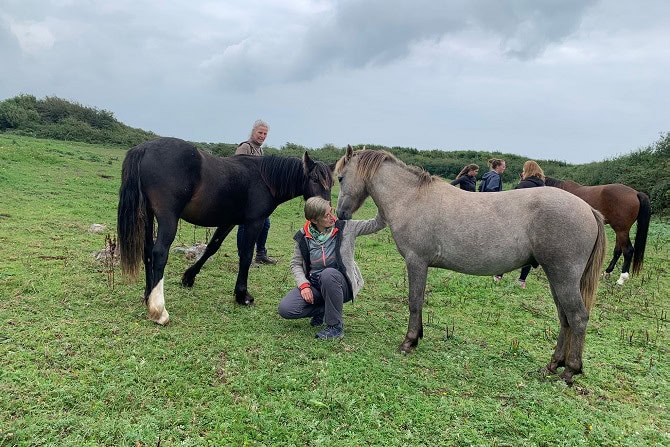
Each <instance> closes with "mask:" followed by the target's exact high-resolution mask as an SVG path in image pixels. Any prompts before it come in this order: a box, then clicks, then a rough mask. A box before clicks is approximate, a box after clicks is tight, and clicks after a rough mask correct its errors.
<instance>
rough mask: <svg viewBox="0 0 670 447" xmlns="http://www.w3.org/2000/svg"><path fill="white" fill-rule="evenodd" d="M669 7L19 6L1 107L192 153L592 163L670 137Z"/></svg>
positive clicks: (1, 52) (3, 31) (0, 74)
mask: <svg viewBox="0 0 670 447" xmlns="http://www.w3.org/2000/svg"><path fill="white" fill-rule="evenodd" d="M669 18H670V2H668V1H667V0H640V1H614V0H609V1H594V0H563V1H555V0H552V1H549V0H508V1H505V0H501V1H499V0H450V1H436V0H430V1H429V0H412V1H409V0H357V1H354V0H339V1H336V0H316V1H313V0H265V1H260V0H230V1H214V0H190V1H184V0H173V1H170V2H163V1H159V0H135V1H130V0H115V1H113V2H109V1H100V0H89V1H82V0H43V1H38V0H2V4H1V5H0V61H2V62H1V63H0V100H3V99H7V98H11V97H14V96H16V95H19V94H31V95H35V96H36V97H38V98H43V97H46V96H57V97H60V98H63V99H67V100H70V101H73V102H78V103H80V104H82V105H84V106H88V107H95V108H98V109H103V110H107V111H110V112H112V113H113V114H114V116H115V117H116V118H117V119H118V120H119V121H121V122H123V123H125V124H127V125H129V126H132V127H138V128H142V129H144V130H150V131H153V132H156V133H157V134H160V135H163V136H174V137H179V138H183V139H186V140H191V141H198V142H213V143H220V142H221V143H237V142H240V141H243V140H246V139H247V138H248V136H249V132H250V130H251V126H252V124H253V122H254V121H255V120H256V119H259V118H260V119H263V120H265V121H267V122H268V123H269V125H270V132H269V134H268V138H267V140H266V145H269V146H273V147H277V148H278V147H281V146H283V145H284V144H286V143H289V142H290V143H295V144H299V145H302V146H305V147H310V148H319V147H322V146H324V145H326V144H333V145H335V146H338V147H344V146H346V145H347V144H354V145H356V144H377V145H384V146H390V147H392V146H401V147H412V148H417V149H425V150H432V149H440V150H477V151H499V152H503V153H513V154H518V155H522V156H526V157H529V158H536V159H548V160H559V161H566V162H568V163H586V162H590V161H601V160H605V159H608V158H613V157H616V156H619V155H624V154H627V153H630V152H633V151H636V150H638V149H640V148H644V147H647V146H649V145H651V144H653V143H654V142H655V141H657V140H658V139H659V138H660V136H661V135H662V134H664V133H666V132H668V131H670V119H669V118H670V112H669V107H668V104H670V75H669V74H670V26H668V25H667V23H668V19H669Z"/></svg>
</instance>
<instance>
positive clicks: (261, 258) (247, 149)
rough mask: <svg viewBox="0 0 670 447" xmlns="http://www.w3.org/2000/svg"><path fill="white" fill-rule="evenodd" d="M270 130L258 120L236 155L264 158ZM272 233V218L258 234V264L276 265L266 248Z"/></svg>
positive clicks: (240, 228)
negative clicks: (264, 146) (264, 145)
mask: <svg viewBox="0 0 670 447" xmlns="http://www.w3.org/2000/svg"><path fill="white" fill-rule="evenodd" d="M269 130H270V128H269V127H268V124H267V123H266V122H265V121H263V120H256V121H255V122H254V125H253V127H252V128H251V134H250V135H249V139H248V140H247V141H243V142H242V143H240V144H239V146H237V150H236V151H235V155H253V156H257V157H261V156H263V147H262V146H263V143H264V142H265V138H267V136H268V131H269ZM244 231H245V230H244V225H239V226H238V227H237V253H238V255H239V253H240V252H241V249H242V241H243V240H244ZM269 232H270V217H266V218H265V222H264V223H263V228H261V232H260V233H259V234H258V239H256V244H255V246H256V258H255V259H254V262H255V263H256V264H270V265H272V264H276V263H277V261H276V260H275V259H272V258H269V257H268V251H267V248H266V247H265V243H266V242H267V240H268V234H269Z"/></svg>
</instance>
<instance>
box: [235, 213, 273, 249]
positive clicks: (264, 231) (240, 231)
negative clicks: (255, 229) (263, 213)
mask: <svg viewBox="0 0 670 447" xmlns="http://www.w3.org/2000/svg"><path fill="white" fill-rule="evenodd" d="M268 233H270V218H269V217H266V218H265V222H263V228H261V232H260V233H258V239H256V256H258V255H267V254H268V250H267V248H265V243H266V242H267V240H268ZM243 240H244V225H239V226H238V227H237V254H238V256H239V254H240V251H241V248H242V241H243Z"/></svg>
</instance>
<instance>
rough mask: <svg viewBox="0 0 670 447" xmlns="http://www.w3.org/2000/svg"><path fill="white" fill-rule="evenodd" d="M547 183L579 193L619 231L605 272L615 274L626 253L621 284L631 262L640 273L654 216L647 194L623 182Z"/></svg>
mask: <svg viewBox="0 0 670 447" xmlns="http://www.w3.org/2000/svg"><path fill="white" fill-rule="evenodd" d="M545 185H547V186H554V187H556V188H561V189H563V190H565V191H568V192H570V193H572V194H574V195H576V196H577V197H579V198H580V199H582V200H584V201H585V202H586V203H588V204H589V205H591V206H592V207H593V208H595V209H597V210H598V211H600V212H601V213H602V215H603V216H604V217H605V225H607V224H609V225H610V226H611V227H612V229H613V230H614V233H616V242H615V244H614V255H613V257H612V260H611V261H610V263H609V265H608V266H607V268H606V269H605V273H607V274H608V275H609V274H610V273H612V270H614V267H615V266H616V263H617V261H618V260H619V257H620V256H621V254H622V253H623V266H622V267H621V275H620V276H619V279H618V280H617V284H619V285H622V284H623V283H624V281H625V280H627V279H628V277H629V269H630V265H631V261H632V263H633V274H634V275H637V274H638V273H639V272H640V270H641V269H642V264H643V263H644V250H645V248H646V245H647V233H648V232H649V220H650V217H651V204H650V202H649V197H648V196H647V195H646V194H645V193H643V192H639V191H636V190H634V189H633V188H631V187H630V186H626V185H622V184H621V183H614V184H610V185H597V186H584V185H580V184H579V183H576V182H573V181H570V180H558V179H555V178H551V177H547V178H546V179H545ZM636 220H637V231H636V233H635V246H633V244H631V242H630V228H631V227H632V226H633V224H634V223H635V221H636Z"/></svg>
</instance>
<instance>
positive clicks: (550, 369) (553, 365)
mask: <svg viewBox="0 0 670 447" xmlns="http://www.w3.org/2000/svg"><path fill="white" fill-rule="evenodd" d="M549 287H550V288H551V294H552V296H553V298H554V304H555V305H556V311H557V312H558V322H559V324H560V330H559V332H558V339H557V340H556V347H555V348H554V353H553V354H552V356H551V360H550V361H549V363H548V364H547V366H545V367H544V371H545V372H547V373H550V374H556V372H557V371H556V370H557V369H558V368H560V367H563V366H565V355H566V352H567V350H566V343H567V342H568V332H569V330H570V327H569V326H568V319H567V318H566V316H565V313H564V312H563V310H562V309H561V306H560V305H559V303H558V300H557V299H556V293H555V292H554V288H553V286H552V285H551V284H550V285H549Z"/></svg>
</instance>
